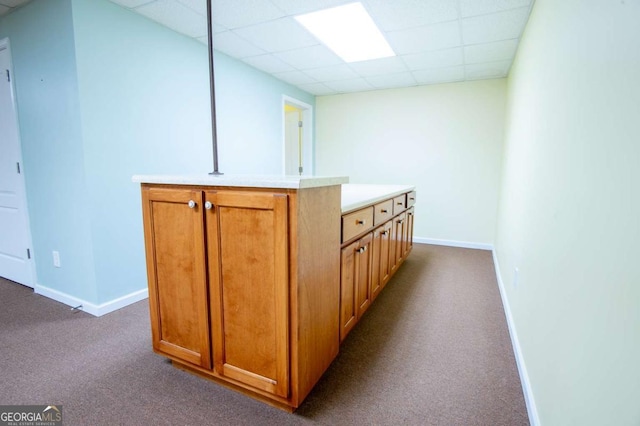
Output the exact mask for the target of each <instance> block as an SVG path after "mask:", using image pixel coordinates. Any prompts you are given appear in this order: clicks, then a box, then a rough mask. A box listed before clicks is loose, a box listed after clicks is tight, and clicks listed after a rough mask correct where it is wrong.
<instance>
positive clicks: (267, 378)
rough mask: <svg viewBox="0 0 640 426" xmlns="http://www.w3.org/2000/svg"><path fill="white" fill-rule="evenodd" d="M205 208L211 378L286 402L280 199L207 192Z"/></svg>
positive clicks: (283, 204) (283, 211) (283, 212)
mask: <svg viewBox="0 0 640 426" xmlns="http://www.w3.org/2000/svg"><path fill="white" fill-rule="evenodd" d="M206 201H209V202H210V203H211V204H212V208H211V209H209V210H207V212H208V213H207V241H208V249H209V250H208V251H209V262H208V264H209V278H210V297H211V303H210V305H211V324H212V339H213V343H214V345H213V354H214V366H215V370H216V372H217V373H218V374H220V375H222V376H226V377H229V378H232V379H235V380H238V381H240V382H243V383H246V384H248V385H251V386H254V387H256V388H258V389H262V390H265V391H268V392H272V393H274V394H275V395H279V396H283V397H286V396H287V394H288V390H289V386H288V383H289V368H288V367H289V345H288V342H289V335H288V330H289V326H288V306H289V301H288V289H289V286H288V251H287V250H288V241H287V235H288V233H287V226H288V224H287V195H286V194H268V193H251V192H239V193H234V192H217V193H216V192H207V193H206Z"/></svg>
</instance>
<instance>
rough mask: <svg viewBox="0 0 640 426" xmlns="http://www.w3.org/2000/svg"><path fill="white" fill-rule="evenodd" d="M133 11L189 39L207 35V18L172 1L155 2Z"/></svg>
mask: <svg viewBox="0 0 640 426" xmlns="http://www.w3.org/2000/svg"><path fill="white" fill-rule="evenodd" d="M135 11H136V12H138V13H140V14H141V15H144V16H146V17H147V18H149V19H152V20H154V21H156V22H158V23H160V24H162V25H164V26H167V27H169V28H171V29H173V30H175V31H178V32H179V33H182V34H185V35H188V36H189V37H201V36H203V35H206V34H207V18H205V17H204V16H202V15H198V14H197V13H196V12H194V11H193V10H191V9H189V8H188V7H186V6H185V5H183V4H182V3H178V2H176V1H173V0H157V1H154V2H153V3H148V4H145V5H143V6H140V7H137V8H136V9H135Z"/></svg>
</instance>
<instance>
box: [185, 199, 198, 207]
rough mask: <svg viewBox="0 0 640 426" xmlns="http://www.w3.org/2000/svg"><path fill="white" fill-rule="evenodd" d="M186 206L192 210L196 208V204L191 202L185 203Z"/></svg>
mask: <svg viewBox="0 0 640 426" xmlns="http://www.w3.org/2000/svg"><path fill="white" fill-rule="evenodd" d="M187 205H188V206H189V208H190V209H193V208H195V207H196V202H195V201H193V200H189V202H188V203H187Z"/></svg>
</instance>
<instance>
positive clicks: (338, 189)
mask: <svg viewBox="0 0 640 426" xmlns="http://www.w3.org/2000/svg"><path fill="white" fill-rule="evenodd" d="M133 180H134V181H135V182H139V183H141V189H142V211H143V219H144V235H145V250H146V257H147V275H148V284H149V303H150V316H151V328H152V339H153V348H154V350H155V351H156V352H157V353H159V354H162V355H163V356H166V357H168V358H170V359H171V360H172V362H173V364H174V366H176V367H178V368H181V369H184V370H187V371H190V372H192V373H194V374H197V375H199V376H202V377H205V378H207V379H210V380H214V381H216V382H218V383H220V384H222V385H225V386H228V387H231V388H233V389H235V390H237V391H240V392H242V393H244V394H246V395H249V396H251V397H253V398H256V399H259V400H261V401H263V402H266V403H269V404H271V405H274V406H276V407H279V408H282V409H285V410H287V411H293V410H295V408H297V407H298V406H299V405H300V404H301V403H302V401H303V400H304V398H305V397H306V396H307V395H308V393H309V392H310V391H311V389H312V388H313V386H314V385H315V384H316V382H317V381H318V380H319V379H320V377H321V376H322V374H323V373H324V371H326V369H327V368H328V367H329V365H330V364H331V362H332V361H333V359H334V358H335V357H336V356H337V354H338V350H339V344H340V342H341V340H342V339H344V337H345V336H346V333H343V331H342V330H343V328H344V327H343V326H342V324H341V323H342V320H343V317H345V315H343V314H342V312H343V311H344V312H346V311H347V310H348V309H346V308H344V309H343V307H344V306H345V304H346V303H351V302H349V300H359V299H358V294H359V293H358V292H362V287H363V285H364V286H367V285H369V284H362V282H363V281H362V280H360V281H356V280H354V281H353V282H352V283H351V282H350V283H346V282H345V273H344V272H343V273H341V259H342V263H343V265H342V269H343V270H344V269H345V268H349V267H350V266H349V265H346V266H345V265H344V252H345V249H346V248H347V247H349V246H350V245H351V244H353V242H354V241H359V240H360V239H362V235H363V234H365V233H367V232H369V231H370V230H371V231H373V226H374V224H375V221H374V218H373V217H372V218H371V219H372V221H371V222H370V223H369V224H367V223H366V219H365V224H362V225H360V224H357V223H355V222H354V223H355V227H356V228H355V231H348V232H347V233H346V234H345V227H346V228H347V229H351V227H350V222H351V221H352V219H353V217H352V216H349V214H351V215H353V214H354V213H358V212H361V211H362V210H363V209H366V208H367V206H366V199H365V200H363V199H362V197H360V199H359V200H358V203H359V204H358V205H357V210H355V211H351V210H349V212H351V213H349V212H347V213H346V214H345V215H343V209H342V205H343V200H342V199H341V194H342V193H343V188H342V184H345V183H346V182H347V181H348V179H347V178H346V177H298V176H293V177H290V176H286V177H285V176H271V177H270V176H208V175H200V176H134V178H133ZM348 187H349V186H345V191H344V194H346V193H348V192H349V189H346V188H348ZM362 189H364V188H361V190H362ZM399 190H400V192H398V189H396V191H395V192H394V191H392V192H389V191H386V192H385V191H384V190H383V191H382V197H383V198H385V194H386V196H387V197H388V198H389V199H388V200H381V199H378V198H376V197H374V198H371V197H368V198H367V197H365V198H367V199H368V200H369V201H371V200H373V201H371V204H372V205H371V206H370V207H371V209H373V210H372V214H373V212H374V211H375V206H377V205H378V204H380V203H381V202H387V203H389V201H391V202H393V201H394V200H396V199H397V200H398V203H399V202H400V199H401V198H402V199H403V200H404V201H403V204H404V205H403V208H402V209H400V206H399V204H398V207H397V208H396V210H395V211H394V210H393V207H392V208H391V212H392V213H391V216H390V217H389V218H388V220H387V221H389V220H394V219H395V220H397V218H398V217H399V215H401V214H405V215H406V212H405V210H407V209H408V208H411V207H407V203H408V202H410V201H408V200H409V198H411V197H410V196H409V194H411V193H412V190H413V187H402V188H400V189H399ZM403 191H404V192H403ZM355 192H358V191H355ZM413 194H414V195H413V198H414V199H415V193H413ZM379 196H380V194H378V197H379ZM363 202H365V204H362V203H363ZM347 207H349V206H347ZM352 210H353V209H352ZM401 210H402V211H401ZM394 213H395V214H394ZM354 220H357V221H361V220H360V219H359V218H355V219H354ZM385 223H386V222H385ZM403 229H404V228H403ZM407 229H408V228H407ZM360 231H362V232H360ZM354 232H355V233H354ZM402 232H404V234H399V235H400V237H399V241H403V238H404V240H407V237H406V236H405V237H403V236H402V235H407V231H402ZM345 237H347V239H346V240H345ZM390 237H391V235H390ZM356 239H357V240H356ZM400 245H402V244H401V243H400ZM394 247H395V246H394ZM360 248H361V247H360V246H357V248H356V249H354V253H355V250H359V249H360ZM407 248H408V245H407V244H405V245H404V246H403V248H402V259H404V258H406V255H407V254H408V250H407ZM372 249H373V247H372ZM405 250H407V251H406V254H405ZM374 252H375V253H378V252H377V251H375V250H372V251H371V253H372V254H373V253H374ZM341 253H343V254H342V255H341ZM385 253H389V251H388V250H386V251H385ZM394 253H395V250H394ZM389 256H390V255H388V256H387V257H389ZM377 258H378V259H380V254H378V255H377ZM374 263H375V258H374V257H373V256H371V260H370V262H369V267H368V270H370V271H372V266H373V265H374ZM361 264H362V262H360V263H359V265H361ZM376 269H378V270H379V269H380V268H379V267H377V268H376ZM359 270H364V269H363V267H362V266H359ZM354 271H355V270H354ZM347 275H348V274H347ZM360 275H362V274H360ZM341 282H342V284H341ZM367 282H369V283H370V282H373V281H372V280H369V281H367ZM348 286H351V287H350V288H351V289H352V291H351V293H349V291H348V290H347V289H345V287H348ZM368 291H369V292H370V290H368ZM365 293H366V291H365ZM349 294H352V295H353V297H352V298H351V299H349ZM376 294H377V293H376ZM347 299H349V300H347ZM372 300H373V299H371V300H370V301H369V303H370V302H371V301H372ZM352 304H353V303H352ZM354 306H355V305H354ZM363 312H364V311H362V313H363ZM357 318H359V316H358V315H357V314H356V320H357ZM352 324H355V321H351V323H350V327H353V325H352Z"/></svg>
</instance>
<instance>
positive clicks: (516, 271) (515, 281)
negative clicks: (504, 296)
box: [513, 266, 520, 287]
mask: <svg viewBox="0 0 640 426" xmlns="http://www.w3.org/2000/svg"><path fill="white" fill-rule="evenodd" d="M519 277H520V268H518V267H517V266H516V268H515V269H514V270H513V286H514V287H518V278H519Z"/></svg>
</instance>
